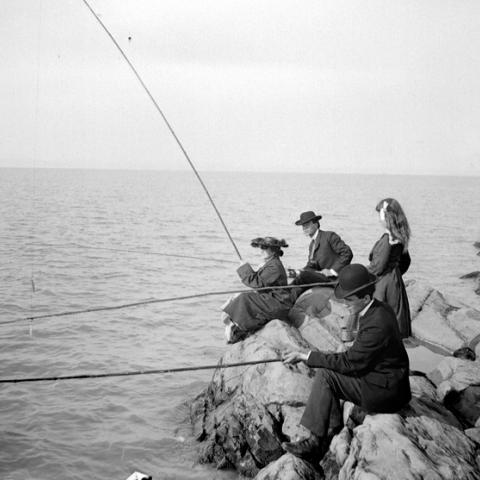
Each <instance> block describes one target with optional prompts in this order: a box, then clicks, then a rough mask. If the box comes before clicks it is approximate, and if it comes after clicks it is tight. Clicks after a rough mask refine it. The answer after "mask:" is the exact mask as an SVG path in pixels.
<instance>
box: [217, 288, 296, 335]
mask: <svg viewBox="0 0 480 480" xmlns="http://www.w3.org/2000/svg"><path fill="white" fill-rule="evenodd" d="M286 296H287V297H288V298H289V295H288V294H287V295H286ZM291 306H292V304H291V302H280V301H279V300H277V299H276V298H275V297H273V295H271V294H270V293H262V292H256V291H252V292H245V293H241V294H240V295H237V296H234V297H232V298H231V299H230V301H228V302H227V304H226V305H224V307H223V311H224V312H225V313H226V314H227V315H228V316H229V317H230V318H231V319H232V322H233V323H235V324H236V325H238V327H239V328H241V329H242V330H245V331H255V330H258V329H259V328H261V327H263V326H264V325H265V324H266V323H267V322H269V321H270V320H273V319H274V318H278V319H280V320H286V319H287V318H288V311H289V310H290V307H291Z"/></svg>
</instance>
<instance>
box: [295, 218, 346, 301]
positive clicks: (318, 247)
mask: <svg viewBox="0 0 480 480" xmlns="http://www.w3.org/2000/svg"><path fill="white" fill-rule="evenodd" d="M321 218H322V216H321V215H315V213H314V212H312V211H309V212H303V213H301V214H300V218H299V219H298V220H297V221H296V222H295V225H299V226H301V227H302V228H303V233H304V234H305V235H307V236H309V237H310V238H311V241H310V246H309V249H308V262H307V264H306V265H305V267H304V268H303V269H301V270H293V269H289V271H288V274H289V276H290V277H291V278H294V280H293V282H292V284H294V285H305V284H309V283H319V282H322V283H323V282H330V281H332V280H336V277H337V276H338V274H339V273H340V272H341V270H342V268H344V267H345V266H346V265H348V264H349V263H350V262H351V261H352V257H353V253H352V250H351V248H350V247H349V246H348V245H347V244H346V243H345V242H344V241H343V240H342V239H341V238H340V236H339V235H337V234H336V233H335V232H328V231H324V230H320V222H319V220H320V219H321ZM304 290H305V288H299V289H294V295H295V297H297V296H298V295H300V294H301V293H302V292H303V291H304Z"/></svg>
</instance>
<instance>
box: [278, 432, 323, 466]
mask: <svg viewBox="0 0 480 480" xmlns="http://www.w3.org/2000/svg"><path fill="white" fill-rule="evenodd" d="M282 447H283V449H284V450H285V451H286V452H288V453H291V454H292V455H295V456H296V457H299V458H302V459H304V460H309V461H317V462H319V461H320V460H321V456H322V442H321V439H320V437H318V436H317V435H313V434H312V435H310V436H309V437H307V438H304V439H303V440H299V441H298V442H284V443H282Z"/></svg>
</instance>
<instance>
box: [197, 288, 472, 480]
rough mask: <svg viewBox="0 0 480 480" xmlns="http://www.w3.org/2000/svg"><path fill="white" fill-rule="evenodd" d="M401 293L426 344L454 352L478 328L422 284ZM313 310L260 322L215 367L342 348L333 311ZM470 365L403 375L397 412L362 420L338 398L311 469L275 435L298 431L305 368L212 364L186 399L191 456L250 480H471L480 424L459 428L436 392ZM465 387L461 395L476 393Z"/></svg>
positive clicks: (451, 388) (468, 376)
mask: <svg viewBox="0 0 480 480" xmlns="http://www.w3.org/2000/svg"><path fill="white" fill-rule="evenodd" d="M410 292H411V293H412V296H411V306H412V313H414V315H413V318H414V325H415V323H416V322H418V323H417V327H418V328H417V330H415V327H414V332H416V331H417V332H419V334H420V335H422V339H423V341H425V344H426V345H429V344H430V345H437V346H441V347H443V348H444V349H446V348H448V349H449V350H453V349H454V348H458V347H460V346H463V345H465V344H468V342H469V340H470V338H471V337H472V336H474V335H476V334H478V333H480V328H479V330H477V323H480V322H478V318H477V317H476V313H475V311H473V313H472V311H471V310H472V309H468V307H465V306H462V305H459V304H456V305H454V306H452V305H451V303H448V302H447V301H446V300H445V299H444V297H443V296H442V295H440V294H439V293H438V292H436V291H435V290H433V289H430V288H428V287H424V286H421V285H410V286H409V294H410ZM468 312H470V313H468ZM322 315H323V316H322V317H321V318H315V317H310V316H309V317H308V318H304V319H303V321H302V325H301V326H300V328H299V329H297V328H295V327H294V326H292V325H289V324H287V323H285V322H281V321H279V320H274V321H272V322H269V323H268V324H267V325H266V326H265V327H264V328H263V329H262V330H260V331H259V332H257V333H255V334H254V335H252V336H250V337H248V338H247V339H246V340H244V341H243V342H240V343H237V344H235V345H232V346H229V347H228V350H227V352H226V354H225V355H224V356H223V358H222V363H223V364H230V363H242V362H251V361H256V360H258V361H260V360H274V359H278V358H280V356H281V354H282V352H284V351H286V350H293V349H295V350H302V349H303V350H308V349H311V348H319V349H322V350H330V351H339V350H341V349H344V348H345V344H344V343H342V342H341V341H340V340H339V333H340V329H341V326H342V324H343V322H344V320H345V319H343V318H342V315H341V312H338V311H335V308H333V309H332V308H328V309H327V308H326V307H325V308H324V309H323V314H322ZM479 327H480V325H479ZM439 330H440V332H442V333H441V334H439V333H438V332H439ZM465 362H466V363H465ZM475 368H476V369H478V363H477V362H471V361H468V360H462V359H458V358H453V357H448V359H447V360H446V366H440V367H439V368H437V369H435V370H434V372H431V373H430V374H429V377H430V378H428V377H426V376H417V375H416V376H411V377H410V380H411V387H412V393H413V395H414V398H413V399H412V401H411V402H410V404H409V406H408V407H406V408H405V409H403V410H402V411H401V412H399V413H397V414H389V415H386V414H382V415H380V414H377V415H366V416H364V420H363V423H360V422H361V420H358V418H357V417H356V416H354V415H353V411H354V410H355V409H352V405H351V404H349V403H348V402H346V403H345V406H344V421H345V427H344V428H343V430H342V431H341V432H340V433H339V434H338V435H336V436H335V437H334V438H333V440H332V442H331V445H330V450H329V451H328V453H327V455H326V456H325V457H324V459H323V461H322V462H321V466H317V468H312V466H311V465H309V464H308V463H305V462H303V461H302V460H299V459H298V458H295V457H292V456H291V455H289V454H285V453H284V452H283V450H282V448H281V443H282V442H283V441H286V440H289V439H296V438H299V437H301V436H304V435H305V433H306V432H305V431H304V429H303V428H302V427H301V426H299V421H300V418H301V415H302V413H303V409H304V406H305V403H306V401H307V399H308V395H309V393H310V388H311V384H312V381H313V376H314V370H313V369H309V368H308V367H306V366H305V365H304V364H298V365H295V366H291V365H290V366H286V365H284V364H283V363H281V362H279V361H278V362H268V363H261V364H258V365H250V366H247V365H245V366H239V367H234V368H224V369H222V368H219V369H218V370H217V371H216V372H215V374H214V376H213V378H212V382H211V384H210V385H209V387H208V388H207V389H206V390H205V391H204V392H203V393H202V394H201V395H200V396H199V397H197V399H196V400H195V401H194V403H193V405H192V421H193V425H194V433H195V436H196V438H197V439H198V440H199V441H200V449H199V460H200V461H201V462H210V463H213V464H215V466H216V467H217V468H235V469H237V470H238V471H239V472H240V473H241V474H243V475H245V476H248V477H253V476H256V478H257V479H259V480H269V479H272V480H273V479H279V480H290V479H291V480H293V479H304V480H309V479H312V480H319V479H321V478H327V479H337V478H339V479H350V478H352V479H353V478H355V479H359V480H367V479H368V480H374V479H387V478H395V479H412V480H413V479H419V478H425V479H453V478H462V479H467V480H468V479H472V480H473V479H479V478H480V470H479V466H480V465H479V461H480V446H479V445H478V443H477V441H476V439H477V438H478V428H479V426H480V425H479V421H478V420H477V421H476V423H477V424H476V425H475V426H474V427H473V424H472V419H474V416H475V413H473V414H472V413H471V411H469V412H470V413H469V415H470V421H469V422H468V425H471V426H472V427H473V428H470V429H468V430H466V431H465V432H464V430H463V429H464V428H465V425H466V423H465V420H464V419H463V418H462V421H463V424H462V422H460V421H459V420H458V419H457V416H456V415H459V410H460V409H459V408H458V402H457V404H456V409H455V408H453V406H452V410H454V412H455V414H456V415H454V413H452V411H450V410H449V409H448V408H446V406H445V405H444V404H443V402H442V400H443V399H444V398H445V395H446V393H445V392H460V393H461V392H467V391H468V392H470V390H469V388H472V382H474V381H476V378H477V377H476V376H475V374H474V373H472V372H475ZM435 372H436V373H435ZM466 372H468V373H466ZM474 393H475V394H474V395H471V394H470V397H469V399H470V400H471V399H475V398H477V397H476V396H475V395H476V393H477V391H476V390H474ZM470 406H471V405H470ZM462 408H463V406H462ZM459 416H461V415H459ZM466 433H468V435H466Z"/></svg>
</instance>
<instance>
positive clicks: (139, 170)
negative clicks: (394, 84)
mask: <svg viewBox="0 0 480 480" xmlns="http://www.w3.org/2000/svg"><path fill="white" fill-rule="evenodd" d="M0 169H4V170H7V169H10V170H82V171H104V172H109V171H111V172H172V173H181V172H189V171H191V169H188V168H179V169H169V168H167V169H154V168H105V167H104V168H99V167H45V166H41V167H39V166H31V167H25V166H22V167H16V166H0ZM197 170H198V171H199V172H203V173H247V174H258V173H262V174H263V173H275V174H285V175H291V174H294V175H312V174H313V175H378V176H397V177H401V176H404V177H425V176H430V177H462V178H463V177H480V172H479V173H478V174H476V173H469V174H462V173H456V174H452V173H389V172H376V173H373V172H332V171H304V172H298V171H294V170H281V171H278V170H200V169H198V168H197Z"/></svg>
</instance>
